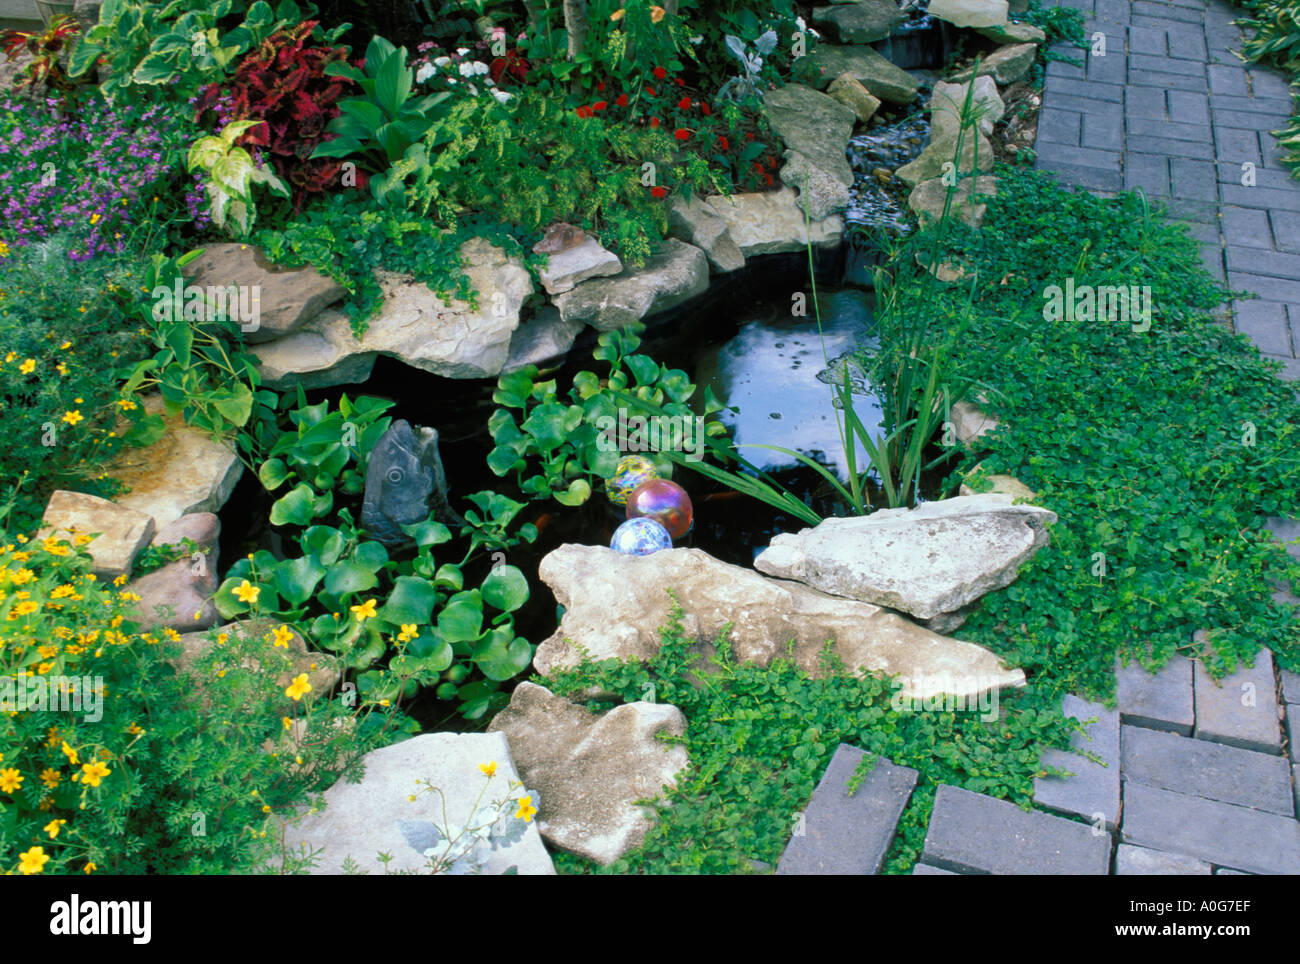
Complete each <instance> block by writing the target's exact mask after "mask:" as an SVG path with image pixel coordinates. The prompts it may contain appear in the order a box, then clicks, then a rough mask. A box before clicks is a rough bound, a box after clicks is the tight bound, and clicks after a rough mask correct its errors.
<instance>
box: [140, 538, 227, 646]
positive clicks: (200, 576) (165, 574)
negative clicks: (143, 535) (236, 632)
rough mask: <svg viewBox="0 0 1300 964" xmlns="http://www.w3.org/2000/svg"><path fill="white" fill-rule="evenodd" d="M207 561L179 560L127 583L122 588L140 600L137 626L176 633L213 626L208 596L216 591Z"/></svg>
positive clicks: (213, 571)
mask: <svg viewBox="0 0 1300 964" xmlns="http://www.w3.org/2000/svg"><path fill="white" fill-rule="evenodd" d="M210 558H211V557H208V556H199V557H198V558H197V559H190V558H186V557H182V558H180V559H177V560H176V561H175V562H170V563H168V564H167V565H165V566H162V567H161V568H158V569H155V570H154V571H153V572H150V573H146V574H145V575H143V576H141V577H140V578H139V579H133V580H132V581H131V582H129V583H127V584H126V588H127V589H129V590H130V591H131V592H133V593H135V594H136V595H137V596H139V597H140V599H139V601H138V602H136V604H135V608H136V610H137V611H138V613H139V614H140V617H139V618H140V620H141V622H142V623H143V624H144V625H146V626H154V625H157V626H161V627H164V628H167V629H175V630H180V631H184V630H194V629H207V628H208V627H209V626H213V625H215V624H216V622H217V619H218V618H219V617H218V614H217V607H216V604H215V603H213V601H212V594H213V593H215V592H216V591H217V570H216V564H215V562H210V561H209V560H210ZM195 613H198V614H199V618H198V619H195V618H194V614H195Z"/></svg>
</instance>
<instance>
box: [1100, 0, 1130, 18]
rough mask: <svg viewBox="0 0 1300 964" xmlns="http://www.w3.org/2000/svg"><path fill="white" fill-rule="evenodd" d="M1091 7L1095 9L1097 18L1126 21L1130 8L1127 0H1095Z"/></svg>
mask: <svg viewBox="0 0 1300 964" xmlns="http://www.w3.org/2000/svg"><path fill="white" fill-rule="evenodd" d="M1093 9H1094V10H1095V11H1096V14H1097V19H1098V20H1109V21H1111V22H1113V23H1127V22H1128V18H1129V13H1130V11H1131V9H1132V8H1131V6H1130V5H1129V0H1095V2H1094V4H1093Z"/></svg>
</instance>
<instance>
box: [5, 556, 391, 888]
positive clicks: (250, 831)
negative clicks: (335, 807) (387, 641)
mask: <svg viewBox="0 0 1300 964" xmlns="http://www.w3.org/2000/svg"><path fill="white" fill-rule="evenodd" d="M90 541H91V540H90V537H89V536H81V537H78V539H77V540H76V545H75V546H73V545H69V544H68V543H66V542H63V541H61V540H56V539H47V540H42V541H39V542H38V541H30V542H23V537H22V536H21V535H14V534H12V533H5V534H3V535H0V585H3V587H4V590H5V592H6V598H5V600H4V602H3V610H4V613H5V616H6V618H5V619H4V620H0V679H3V680H4V683H5V684H6V685H5V688H4V691H3V694H2V695H3V698H4V700H5V703H6V706H5V709H6V712H3V713H0V755H2V756H0V868H3V869H4V870H5V871H6V872H12V873H20V874H37V873H44V874H56V873H57V874H77V875H82V874H87V873H109V874H146V873H147V874H230V873H263V872H266V871H267V870H268V869H272V868H279V869H282V870H283V871H284V872H294V871H297V870H301V869H303V868H304V867H305V864H306V861H304V860H303V859H300V858H297V857H295V856H294V855H288V856H287V858H286V856H285V855H284V854H283V847H282V834H283V830H284V827H285V826H286V824H287V822H289V821H292V819H293V818H294V813H295V810H296V808H297V807H298V806H300V805H301V804H303V803H305V802H307V800H308V799H309V796H310V794H313V793H316V792H319V791H321V790H323V789H325V788H326V787H328V786H329V785H330V784H331V783H333V782H334V781H335V780H336V779H338V778H339V777H340V776H341V775H343V774H344V773H355V772H356V765H357V763H358V761H359V759H360V757H361V756H362V754H364V753H365V752H366V750H368V749H370V748H371V747H373V746H374V745H376V744H377V743H378V742H381V741H382V739H383V738H384V731H385V728H386V725H387V721H386V720H385V719H384V717H385V714H383V713H376V712H375V711H374V710H373V708H365V709H361V710H351V709H349V708H347V707H346V706H345V705H344V703H343V701H341V700H329V699H326V698H324V695H323V694H314V695H305V694H304V693H303V692H302V691H301V689H298V690H295V691H294V692H295V693H297V696H293V695H291V694H289V693H286V691H285V688H284V684H283V683H282V682H281V681H280V680H281V678H282V676H283V675H286V674H288V673H290V670H289V666H290V663H291V660H290V657H289V655H288V653H287V651H285V650H282V649H279V648H277V647H275V646H274V645H273V643H272V642H271V641H270V640H268V639H265V638H263V637H262V636H258V635H255V634H251V633H250V634H230V635H227V636H226V637H225V638H224V639H223V638H222V637H221V636H215V634H214V636H215V638H214V639H213V640H212V643H211V645H210V648H209V649H208V651H207V653H206V654H205V655H203V656H201V657H198V658H197V659H195V660H194V661H193V662H192V663H191V664H190V665H189V667H188V668H187V670H186V671H185V672H181V671H179V670H178V668H177V666H178V663H179V662H180V647H179V645H176V642H175V641H176V640H177V639H178V638H179V637H178V634H177V633H175V631H166V632H163V633H157V632H148V631H145V628H144V627H141V626H140V625H138V624H137V623H136V622H135V619H134V614H133V602H134V599H135V598H138V597H133V596H132V594H131V593H129V592H128V591H126V590H123V589H119V588H118V587H116V586H113V585H110V584H109V583H108V582H107V581H99V580H96V579H94V576H93V574H92V573H91V572H90V569H91V566H92V562H91V559H90V556H89V555H87V554H86V551H85V546H86V544H87V543H89V542H90ZM16 587H21V590H20V591H21V593H22V594H23V595H24V596H25V598H19V595H18V594H16V593H15V592H14V591H13V589H14V588H16ZM28 673H30V674H31V675H30V676H28V675H27V674H28ZM16 680H22V686H23V689H24V692H23V694H22V696H21V697H19V695H18V693H17V692H16V689H15V688H14V687H12V686H9V685H7V684H11V683H13V682H14V681H16ZM73 686H75V687H76V689H73V690H71V692H73V693H75V694H76V695H75V697H72V698H69V697H68V696H67V695H66V694H67V693H68V692H69V691H68V690H64V695H63V696H61V697H57V698H56V697H52V693H53V689H54V688H62V687H73ZM20 698H21V699H22V700H23V701H24V702H23V703H22V704H21V705H19V704H18V703H17V700H19V699H20ZM286 720H288V725H287V726H286V724H285V721H286ZM265 747H270V748H271V750H270V752H268V750H267V749H266V748H265Z"/></svg>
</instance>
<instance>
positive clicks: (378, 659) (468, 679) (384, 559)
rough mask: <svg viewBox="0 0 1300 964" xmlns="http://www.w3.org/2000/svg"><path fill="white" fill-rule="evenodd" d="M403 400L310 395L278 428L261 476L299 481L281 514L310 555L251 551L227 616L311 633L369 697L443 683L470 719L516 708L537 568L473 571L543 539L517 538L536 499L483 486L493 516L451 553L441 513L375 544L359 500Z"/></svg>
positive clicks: (469, 524)
mask: <svg viewBox="0 0 1300 964" xmlns="http://www.w3.org/2000/svg"><path fill="white" fill-rule="evenodd" d="M391 404H392V403H390V402H385V401H382V400H379V399H373V398H360V399H357V400H356V402H353V401H352V400H350V399H348V398H347V397H346V396H344V397H343V398H342V399H340V401H339V404H338V408H337V410H335V411H330V408H329V406H328V405H327V404H326V403H320V404H317V405H310V406H309V405H307V404H306V401H305V399H304V398H303V397H302V395H301V394H300V395H299V399H298V407H297V409H296V410H295V411H293V412H292V413H291V415H290V419H291V421H292V423H293V428H292V430H288V431H284V432H283V433H282V434H280V435H279V436H278V437H276V436H275V435H274V433H273V432H270V431H268V432H266V433H264V435H263V437H262V438H261V439H260V444H261V445H263V446H269V448H268V449H267V451H268V453H269V458H267V459H266V460H265V461H263V462H262V464H261V467H260V469H259V471H258V477H259V479H261V481H262V482H263V484H264V486H265V487H266V488H267V489H268V490H270V491H281V490H284V489H285V487H286V486H287V487H288V488H287V491H285V492H284V494H282V495H280V496H279V497H278V498H277V499H276V501H275V503H274V504H273V505H272V507H271V523H272V525H274V526H276V527H277V528H280V529H282V530H283V531H284V532H285V533H286V534H287V535H289V537H290V538H291V539H292V540H293V541H294V543H296V547H297V551H298V552H299V553H300V554H295V555H292V556H290V557H288V558H277V556H276V555H274V554H272V553H271V552H269V551H266V550H262V551H260V552H255V553H253V554H251V555H250V556H249V557H247V558H245V559H240V560H239V561H238V562H236V563H235V564H234V565H233V566H232V567H231V568H230V570H229V571H228V572H227V574H226V578H225V579H224V581H223V582H222V583H221V585H220V587H218V590H217V594H216V597H215V604H216V607H217V610H218V612H220V613H221V614H222V616H223V617H225V618H233V617H235V616H238V615H241V614H245V613H253V614H257V615H269V616H274V617H276V618H277V619H279V620H281V621H282V622H285V623H289V624H292V625H295V626H298V627H300V628H302V629H303V631H304V633H305V635H307V636H308V637H309V638H310V639H312V640H313V641H314V642H315V643H316V645H318V646H319V647H321V648H322V649H324V650H326V651H328V652H331V653H334V654H336V655H338V656H339V657H340V658H341V659H342V660H343V664H344V665H345V666H346V667H347V668H348V669H350V670H353V671H355V672H356V673H357V674H358V675H357V680H356V682H357V687H358V690H359V692H360V693H361V695H362V696H363V697H364V699H366V700H367V701H370V702H377V703H381V704H384V703H386V701H387V702H398V701H400V700H401V699H404V698H409V697H412V696H414V695H415V694H416V693H417V692H418V691H419V688H420V687H421V686H427V687H436V692H437V695H438V696H439V698H441V699H447V700H451V699H455V700H458V701H459V703H460V712H461V713H462V715H464V716H465V717H467V718H468V719H477V718H478V717H480V716H482V715H483V714H484V713H486V712H487V711H488V709H490V708H499V707H500V706H502V705H504V702H505V700H506V696H505V694H504V693H502V692H501V691H500V687H501V684H502V683H503V682H505V681H507V680H509V679H511V678H513V677H514V676H517V675H518V674H519V673H521V672H523V671H524V669H526V668H527V667H528V665H529V664H530V663H531V662H532V657H533V647H532V645H531V644H529V643H528V641H527V640H525V639H523V638H521V637H519V636H517V635H516V634H515V632H514V618H513V614H514V613H515V612H516V611H517V610H518V609H519V608H520V607H522V606H523V605H524V603H525V602H527V600H528V595H529V589H528V583H527V580H526V579H525V578H524V576H523V573H522V572H520V570H519V569H518V568H516V567H515V566H510V565H504V564H502V565H496V566H493V567H492V568H490V569H489V570H488V571H487V572H486V574H485V575H483V576H482V578H481V581H480V582H479V583H478V585H477V586H474V585H473V583H472V582H471V583H469V585H468V586H467V571H468V572H471V573H476V572H479V571H481V569H480V568H474V567H473V566H472V565H471V563H472V562H473V560H474V558H475V557H476V555H478V556H481V554H482V553H481V550H482V549H484V548H486V547H489V546H491V547H508V546H511V545H515V544H517V543H518V542H520V541H531V540H532V539H533V538H536V530H535V529H534V528H533V527H532V526H526V527H521V528H520V529H519V530H518V531H517V532H516V533H514V534H513V535H511V534H509V533H508V529H509V527H510V524H511V522H512V521H513V520H514V518H515V517H516V516H517V515H518V512H519V510H520V509H522V508H523V505H522V504H521V503H517V502H513V501H512V500H508V499H506V498H505V497H503V496H498V495H496V494H494V493H478V494H477V495H476V496H473V497H471V501H472V502H474V503H475V505H476V506H477V508H478V509H479V512H478V513H470V512H467V513H466V525H465V526H464V527H463V528H462V534H463V535H465V536H469V537H470V538H469V547H468V549H467V551H465V552H464V553H463V554H462V555H461V556H459V557H456V556H451V557H448V556H446V555H443V553H442V550H437V551H438V554H439V556H440V558H435V555H434V553H435V550H436V549H437V547H438V546H442V545H445V544H447V543H450V542H451V541H452V539H453V536H452V532H451V530H450V529H448V528H447V526H446V525H444V524H443V523H441V522H438V521H436V520H434V519H433V518H432V517H431V516H430V517H426V518H425V519H424V520H423V521H421V522H418V523H415V524H412V525H409V526H403V531H405V532H406V533H407V534H408V535H409V536H410V539H411V543H412V545H411V546H410V547H389V546H386V545H384V544H383V543H381V542H379V541H377V540H375V539H372V538H371V537H370V536H369V535H368V534H367V533H366V532H365V531H364V529H363V528H362V527H361V526H360V525H359V524H358V523H357V521H356V517H355V515H354V509H355V508H356V506H357V504H358V502H359V499H358V498H357V497H358V496H359V495H360V493H361V492H362V490H363V489H364V479H365V472H366V466H367V464H368V459H369V454H370V450H371V449H372V448H373V446H374V445H375V443H376V442H377V441H378V440H379V438H380V437H381V436H382V434H383V433H384V431H386V430H387V428H388V425H389V419H388V418H387V417H381V416H383V412H384V411H386V410H387V409H388V408H389V407H390V406H391ZM349 497H350V498H349ZM480 513H481V514H480Z"/></svg>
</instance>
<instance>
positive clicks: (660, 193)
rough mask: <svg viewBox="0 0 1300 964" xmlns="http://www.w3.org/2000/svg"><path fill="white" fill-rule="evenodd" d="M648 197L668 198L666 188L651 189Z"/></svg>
mask: <svg viewBox="0 0 1300 964" xmlns="http://www.w3.org/2000/svg"><path fill="white" fill-rule="evenodd" d="M650 196H651V197H667V196H668V188H666V187H652V188H651V189H650Z"/></svg>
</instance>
